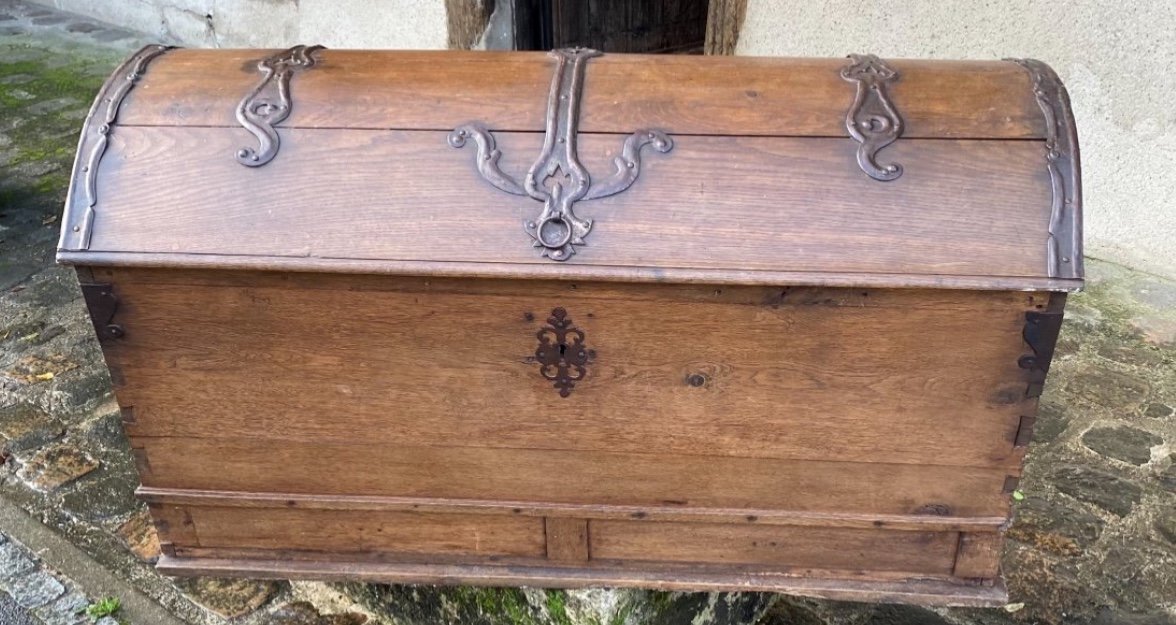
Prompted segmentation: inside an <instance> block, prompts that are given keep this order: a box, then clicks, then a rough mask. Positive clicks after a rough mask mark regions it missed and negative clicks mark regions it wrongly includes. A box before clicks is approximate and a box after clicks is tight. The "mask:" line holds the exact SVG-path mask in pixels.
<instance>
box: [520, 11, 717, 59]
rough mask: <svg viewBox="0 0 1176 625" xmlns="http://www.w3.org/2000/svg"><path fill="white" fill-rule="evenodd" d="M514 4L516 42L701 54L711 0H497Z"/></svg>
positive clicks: (538, 47) (533, 47)
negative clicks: (709, 1)
mask: <svg viewBox="0 0 1176 625" xmlns="http://www.w3.org/2000/svg"><path fill="white" fill-rule="evenodd" d="M512 1H513V4H514V29H513V30H514V48H515V49H516V50H551V49H553V48H568V47H574V46H581V47H585V48H595V49H597V50H600V51H602V52H639V53H679V54H702V52H703V45H704V43H705V40H706V21H707V9H708V0H498V2H500V3H501V2H512Z"/></svg>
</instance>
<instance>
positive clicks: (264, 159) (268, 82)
mask: <svg viewBox="0 0 1176 625" xmlns="http://www.w3.org/2000/svg"><path fill="white" fill-rule="evenodd" d="M322 49H324V48H323V46H302V45H299V46H294V47H293V48H290V49H288V50H283V51H281V52H279V53H277V54H275V55H273V56H271V57H269V58H265V59H262V60H260V61H258V63H257V69H259V70H261V71H262V72H263V73H264V74H265V77H264V78H262V79H261V82H259V83H258V84H257V87H255V88H254V89H253V91H250V92H249V94H248V95H246V96H245V98H244V99H242V100H241V103H240V104H238V105H237V121H238V122H240V123H241V125H242V126H244V127H245V129H246V130H248V131H249V132H251V133H253V136H254V137H257V142H258V148H257V149H256V150H255V149H253V148H241V149H240V150H238V151H237V162H238V163H241V164H242V165H245V166H246V167H261V166H262V165H265V164H266V163H268V162H270V161H272V160H274V157H275V156H277V154H278V148H279V147H280V145H281V140H280V138H279V137H278V131H277V130H276V129H275V128H274V126H277V125H278V124H280V123H282V121H283V120H285V119H286V118H287V117H289V116H290V108H291V106H292V105H291V102H290V79H291V78H292V77H293V76H294V71H295V70H297V69H307V68H310V67H314V64H315V58H314V54H315V53H316V52H318V51H319V50H322Z"/></svg>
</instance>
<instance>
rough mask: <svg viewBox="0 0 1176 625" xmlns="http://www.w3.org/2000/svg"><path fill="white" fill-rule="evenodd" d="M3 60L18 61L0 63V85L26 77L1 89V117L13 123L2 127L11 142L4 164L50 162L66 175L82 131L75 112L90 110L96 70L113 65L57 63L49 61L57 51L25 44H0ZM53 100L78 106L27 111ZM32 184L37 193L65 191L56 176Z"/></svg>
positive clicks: (98, 80) (104, 62)
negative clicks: (71, 102) (7, 78)
mask: <svg viewBox="0 0 1176 625" xmlns="http://www.w3.org/2000/svg"><path fill="white" fill-rule="evenodd" d="M29 52H32V53H33V54H31V55H30V54H28V53H29ZM22 53H23V54H22ZM30 56H32V57H33V58H31V59H30V58H29V57H30ZM4 57H16V58H17V59H18V60H15V61H12V62H7V63H0V81H3V79H4V78H6V77H11V76H21V75H23V76H28V77H30V78H29V79H28V80H22V81H13V82H11V83H10V84H5V85H4V88H0V119H4V120H12V121H10V122H9V123H8V124H6V125H5V127H4V128H3V129H2V130H3V132H4V133H5V134H6V135H7V136H8V137H9V138H10V139H11V141H12V144H11V146H10V152H11V155H10V157H9V159H8V162H7V163H4V164H5V165H7V166H9V167H17V168H19V166H20V165H23V164H36V163H52V164H56V165H58V166H59V167H60V169H63V170H65V171H68V170H69V168H70V166H71V165H72V160H73V154H74V149H75V148H76V145H77V135H78V132H79V131H80V130H81V124H82V122H81V120H80V118H79V117H78V112H79V109H80V110H85V109H87V108H88V107H89V105H90V102H92V101H93V98H94V94H95V93H97V91H98V89H99V88H100V87H101V85H102V80H103V78H101V77H100V76H98V75H97V71H96V70H97V68H105V67H107V66H112V65H113V63H112V62H110V61H107V60H93V59H85V58H74V59H71V61H70V62H69V63H67V64H63V65H56V64H54V63H51V62H50V61H51V60H60V59H61V53H60V52H59V51H58V52H54V51H50V50H44V49H41V48H36V47H33V46H29V45H4V46H0V58H4ZM58 98H68V99H70V100H74V101H76V102H77V104H76V105H73V106H66V107H64V108H63V109H61V110H57V111H49V110H46V111H38V110H37V109H32V110H30V108H31V107H34V106H36V105H38V104H42V103H44V102H48V101H51V100H55V99H58ZM37 184H38V186H37V188H36V190H37V191H38V192H41V191H45V192H51V193H55V192H58V190H59V189H64V186H63V185H62V183H61V182H60V178H58V177H56V176H54V177H52V178H51V179H50V180H46V181H39V182H38V183H37Z"/></svg>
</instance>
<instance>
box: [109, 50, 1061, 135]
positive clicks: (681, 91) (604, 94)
mask: <svg viewBox="0 0 1176 625" xmlns="http://www.w3.org/2000/svg"><path fill="white" fill-rule="evenodd" d="M306 43H314V42H306ZM273 52H275V51H273V50H196V49H187V50H174V51H172V52H169V53H168V54H167V55H165V56H163V57H162V58H159V59H157V60H156V61H154V62H153V63H152V64H151V65H150V68H149V71H147V72H146V73H145V75H144V76H143V78H142V79H141V80H140V84H139V85H138V86H137V87H136V88H135V89H134V90H132V91H131V93H130V95H129V96H128V97H127V99H126V101H125V103H124V105H123V107H122V110H121V112H120V115H119V124H120V125H121V126H137V125H146V126H222V127H230V128H236V127H238V126H239V124H238V123H237V121H236V119H235V118H234V111H235V110H236V107H237V104H238V102H240V100H241V98H243V97H244V96H245V95H246V94H247V93H249V92H250V90H251V89H253V88H254V87H255V86H256V85H257V83H258V82H259V81H260V80H261V77H262V74H261V73H260V72H259V71H258V69H257V62H258V61H259V60H260V59H263V58H265V57H267V56H269V55H270V54H272V53H273ZM849 52H860V50H846V53H849ZM317 57H318V59H319V62H318V63H317V64H316V66H315V67H313V68H312V69H310V70H307V71H301V72H298V73H297V75H296V76H295V77H294V78H293V80H292V81H291V93H292V96H291V98H292V101H293V108H292V112H291V115H290V117H289V119H287V120H286V121H285V122H283V126H285V127H286V128H396V129H415V130H446V131H448V130H450V129H452V128H454V127H456V126H458V125H460V124H464V123H467V122H471V121H478V120H480V121H483V122H485V123H486V125H487V126H488V127H490V128H491V129H494V130H512V131H541V130H542V129H543V127H544V123H543V122H544V115H545V112H546V107H547V94H548V90H549V88H550V83H551V76H552V73H553V71H554V61H553V60H552V59H550V58H549V57H548V56H547V55H546V54H545V53H542V52H537V53H519V52H488V51H480V52H459V51H447V52H426V51H396V52H391V51H384V52H380V51H357V50H324V51H322V52H320V53H319V54H318V55H317ZM887 62H888V63H890V64H891V65H892V66H893V67H894V68H896V69H897V70H898V71H899V72H900V74H901V79H900V80H899V81H898V82H896V83H894V84H893V85H892V86H891V87H890V92H891V95H892V98H893V100H894V103H895V106H896V107H897V108H898V110H899V111H900V113H901V115H902V117H903V120H904V122H905V125H906V128H905V130H904V133H903V134H904V137H907V138H1009V139H1026V138H1044V136H1045V134H1044V131H1045V125H1044V118H1043V116H1042V114H1041V109H1040V108H1039V107H1038V105H1037V102H1036V100H1035V99H1034V97H1033V91H1032V87H1031V85H1030V80H1029V75H1028V73H1027V72H1025V71H1024V70H1023V69H1022V68H1020V67H1018V66H1017V65H1015V64H1013V63H1007V62H1001V61H921V60H890V59H887ZM846 64H847V60H846V59H781V58H751V57H729V56H714V57H704V58H700V57H697V56H675V55H662V56H653V55H625V54H606V55H604V56H603V57H600V58H597V59H593V60H592V61H591V62H590V63H589V65H588V68H587V71H586V74H585V82H584V92H583V93H584V95H583V100H582V105H581V111H582V113H581V116H580V129H581V131H583V132H605V133H631V132H633V131H635V130H638V129H640V128H660V129H662V130H665V131H667V132H669V133H671V134H676V135H685V134H715V135H763V136H823V137H846V135H847V133H846V130H845V113H846V110H847V109H848V108H849V106H850V103H851V102H852V101H853V97H854V85H853V84H852V83H849V82H847V81H845V80H843V79H842V78H841V76H840V74H839V72H840V70H841V68H842V67H844V66H845V65H846ZM119 78H121V77H119ZM116 132H117V131H116ZM844 140H845V141H846V142H849V139H848V138H846V139H844Z"/></svg>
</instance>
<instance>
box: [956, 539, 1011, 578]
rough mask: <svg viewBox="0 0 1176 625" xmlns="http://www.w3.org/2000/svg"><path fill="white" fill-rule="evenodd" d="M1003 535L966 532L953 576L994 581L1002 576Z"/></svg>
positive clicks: (961, 541) (961, 540) (961, 542)
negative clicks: (1001, 552)
mask: <svg viewBox="0 0 1176 625" xmlns="http://www.w3.org/2000/svg"><path fill="white" fill-rule="evenodd" d="M1003 546H1004V537H1003V535H1002V534H991V533H973V532H964V533H962V534H960V546H959V552H958V554H957V555H956V561H955V566H954V567H953V571H952V574H953V575H955V576H956V577H963V578H977V579H992V578H994V577H998V576H1000V550H1001V547H1003Z"/></svg>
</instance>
